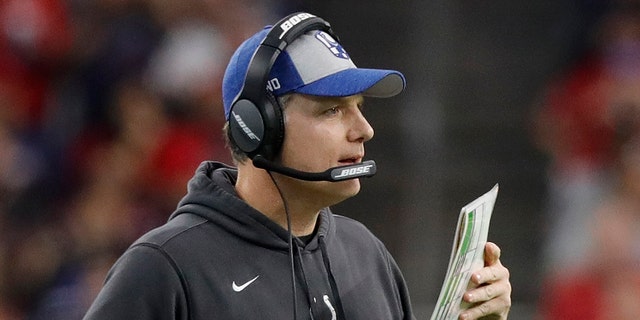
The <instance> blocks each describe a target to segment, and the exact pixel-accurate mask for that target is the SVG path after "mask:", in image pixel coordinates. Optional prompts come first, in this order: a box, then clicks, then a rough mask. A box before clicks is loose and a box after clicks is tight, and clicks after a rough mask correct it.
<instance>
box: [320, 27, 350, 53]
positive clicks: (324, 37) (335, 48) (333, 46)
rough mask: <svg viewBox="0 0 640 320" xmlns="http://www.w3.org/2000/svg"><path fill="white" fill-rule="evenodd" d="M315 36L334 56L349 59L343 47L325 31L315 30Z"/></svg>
mask: <svg viewBox="0 0 640 320" xmlns="http://www.w3.org/2000/svg"><path fill="white" fill-rule="evenodd" d="M315 37H316V39H318V40H320V42H322V43H323V44H324V45H325V47H327V48H328V49H329V51H331V53H333V55H334V56H336V57H338V58H341V59H349V54H347V51H345V50H344V48H343V47H342V46H341V45H340V44H339V43H338V42H337V41H335V40H334V39H333V38H332V37H331V36H330V35H329V34H327V33H326V32H322V31H318V32H316V36H315Z"/></svg>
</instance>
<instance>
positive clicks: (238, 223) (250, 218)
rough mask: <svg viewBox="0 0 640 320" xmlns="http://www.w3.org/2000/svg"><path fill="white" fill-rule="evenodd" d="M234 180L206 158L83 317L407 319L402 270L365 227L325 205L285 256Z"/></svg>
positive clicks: (283, 241)
mask: <svg viewBox="0 0 640 320" xmlns="http://www.w3.org/2000/svg"><path fill="white" fill-rule="evenodd" d="M236 177H237V171H236V170H235V169H233V168H231V167H227V166H225V165H223V164H220V163H216V162H204V163H203V164H202V165H201V166H200V167H199V168H198V170H197V172H196V174H195V176H194V177H193V178H192V179H191V181H190V182H189V185H188V193H187V195H186V196H185V197H184V198H183V199H182V201H180V203H179V205H178V208H177V210H176V211H175V212H174V213H173V214H172V215H171V217H170V219H169V221H168V222H167V223H166V224H165V225H163V226H161V227H159V228H157V229H154V230H152V231H150V232H149V233H147V234H146V235H144V236H142V237H141V238H140V239H139V240H137V241H136V242H135V243H134V244H132V245H131V247H130V248H129V249H128V250H127V251H126V252H125V253H124V254H123V255H122V257H120V259H118V261H117V262H116V263H115V265H114V266H113V268H112V269H111V270H110V271H109V274H108V276H107V279H106V281H105V284H104V287H103V288H102V290H101V291H100V293H99V295H98V297H97V298H96V300H95V301H94V302H93V304H92V306H91V308H90V309H89V311H88V313H87V314H86V316H85V319H154V320H161V319H193V320H195V319H223V320H224V319H243V320H244V319H278V320H280V319H293V316H294V311H293V310H294V304H295V307H296V309H297V312H296V313H297V318H298V319H315V320H324V319H327V320H330V319H348V320H377V319H380V320H390V319H413V314H412V311H411V304H410V301H409V294H408V291H407V287H406V285H405V282H404V279H403V277H402V275H401V273H400V270H399V269H398V266H397V265H396V263H395V261H394V260H393V258H392V257H391V255H390V254H389V252H388V251H387V249H386V248H385V247H384V245H383V244H382V243H381V242H380V241H379V240H378V239H377V238H376V237H375V236H374V235H373V234H372V233H371V232H370V231H369V230H367V229H366V227H364V226H363V225H362V224H361V223H359V222H356V221H354V220H352V219H349V218H346V217H343V216H339V215H334V214H332V213H331V211H330V210H329V209H328V208H325V209H323V210H322V212H321V214H320V216H319V225H318V228H317V232H316V233H315V235H314V236H313V238H311V239H310V240H309V241H308V242H307V243H306V244H305V243H302V242H301V241H299V239H297V238H294V240H293V252H294V254H293V255H290V253H289V242H288V241H289V235H288V232H287V231H286V230H285V229H284V228H282V227H280V226H279V225H278V224H276V223H275V222H273V221H271V220H270V219H269V218H267V217H266V216H264V215H263V214H261V213H260V212H258V211H256V210H255V209H253V208H252V207H250V206H249V205H248V204H247V203H245V202H244V201H242V200H241V199H240V198H238V196H237V194H236V193H235V189H234V184H235V180H236ZM291 257H293V263H294V264H295V271H292V270H291V269H292V268H291V263H292V262H291V261H292V258H291ZM293 276H295V279H296V280H295V292H296V298H295V303H294V297H293V296H294V295H293V291H294V290H293V286H292V282H293V281H292V277H293Z"/></svg>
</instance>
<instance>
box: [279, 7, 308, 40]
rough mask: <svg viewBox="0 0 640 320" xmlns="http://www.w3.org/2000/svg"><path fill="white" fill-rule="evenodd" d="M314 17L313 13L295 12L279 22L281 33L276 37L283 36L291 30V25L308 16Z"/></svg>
mask: <svg viewBox="0 0 640 320" xmlns="http://www.w3.org/2000/svg"><path fill="white" fill-rule="evenodd" d="M312 17H315V16H314V15H312V14H310V13H305V12H303V13H300V14H297V15H295V16H293V17H291V18H289V19H287V20H286V21H285V22H283V23H281V24H280V29H282V33H281V34H280V37H278V38H279V39H282V37H284V35H285V34H286V33H287V32H289V30H291V28H293V26H295V25H296V24H298V23H300V22H302V21H304V20H307V19H309V18H312Z"/></svg>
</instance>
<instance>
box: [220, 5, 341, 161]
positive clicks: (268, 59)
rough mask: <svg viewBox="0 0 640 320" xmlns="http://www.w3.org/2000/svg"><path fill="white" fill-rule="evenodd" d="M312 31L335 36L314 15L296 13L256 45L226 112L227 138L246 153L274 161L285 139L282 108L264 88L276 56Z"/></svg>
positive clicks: (322, 21)
mask: <svg viewBox="0 0 640 320" xmlns="http://www.w3.org/2000/svg"><path fill="white" fill-rule="evenodd" d="M311 30H321V31H324V32H326V33H328V34H329V35H331V36H332V37H333V38H334V39H335V41H338V37H337V36H336V35H335V34H334V33H333V31H332V30H331V25H329V23H328V22H326V21H325V20H323V19H322V18H319V17H317V16H315V15H312V14H309V13H305V12H298V13H293V14H290V15H288V16H286V17H284V18H283V19H282V20H280V21H278V22H277V23H276V24H275V25H274V26H273V28H272V29H271V30H270V31H269V33H267V36H266V37H265V38H264V40H263V41H262V42H261V43H260V45H259V46H258V49H256V51H255V53H254V54H253V57H252V58H251V61H250V62H249V67H248V68H247V74H246V76H245V80H244V84H243V86H242V90H240V94H239V95H238V96H237V97H236V98H235V100H234V101H233V103H232V104H231V109H230V112H229V128H228V131H227V134H228V136H229V141H230V142H231V143H232V144H233V145H235V146H237V147H238V148H239V149H240V150H241V151H243V152H244V153H246V154H247V156H249V158H250V159H253V158H254V157H255V156H256V155H261V156H262V157H264V158H266V159H269V160H273V158H274V157H275V156H276V155H277V154H278V152H279V151H280V148H281V146H282V141H283V140H284V118H283V116H282V108H281V106H280V105H279V104H278V101H277V100H276V98H275V96H274V95H273V94H272V93H271V92H270V91H268V90H267V85H268V81H269V80H270V79H268V77H269V72H270V71H271V68H272V67H273V64H274V63H275V61H276V59H277V58H278V56H279V55H280V53H282V51H284V49H285V48H286V47H287V46H288V45H289V44H291V42H293V41H294V40H295V39H296V38H298V37H300V36H302V35H303V34H305V33H306V32H308V31H311Z"/></svg>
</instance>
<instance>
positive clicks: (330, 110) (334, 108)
mask: <svg viewBox="0 0 640 320" xmlns="http://www.w3.org/2000/svg"><path fill="white" fill-rule="evenodd" d="M338 112H340V108H338V107H333V108H330V109H327V110H326V111H325V113H326V114H328V115H334V114H338Z"/></svg>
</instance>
